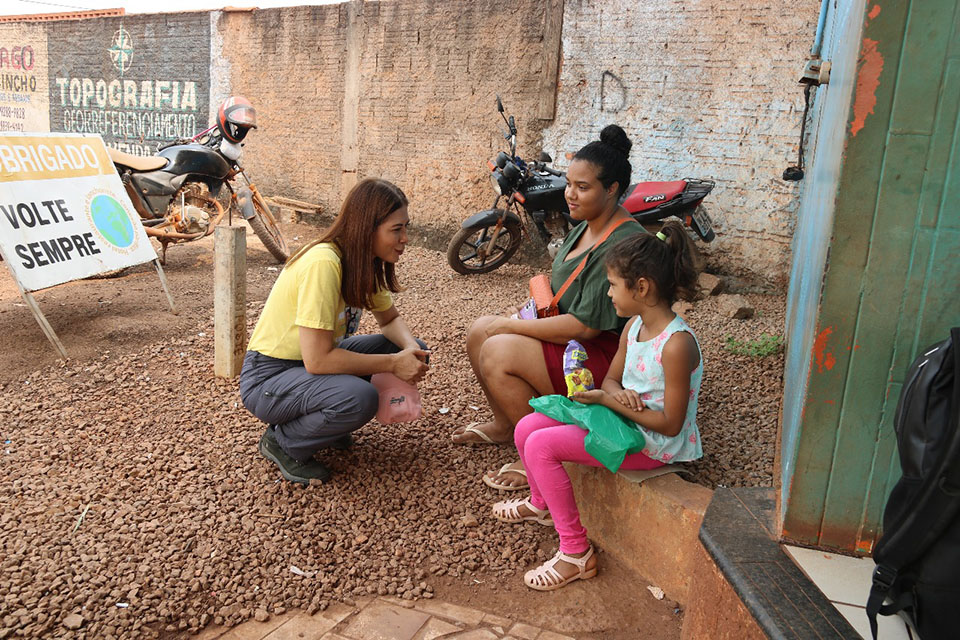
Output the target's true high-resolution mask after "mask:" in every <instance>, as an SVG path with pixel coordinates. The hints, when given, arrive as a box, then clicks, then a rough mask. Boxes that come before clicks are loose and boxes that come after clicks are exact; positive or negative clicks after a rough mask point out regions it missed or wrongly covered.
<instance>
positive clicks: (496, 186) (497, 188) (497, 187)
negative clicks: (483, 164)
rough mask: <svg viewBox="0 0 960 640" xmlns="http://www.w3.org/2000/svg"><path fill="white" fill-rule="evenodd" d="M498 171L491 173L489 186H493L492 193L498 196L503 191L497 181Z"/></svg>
mask: <svg viewBox="0 0 960 640" xmlns="http://www.w3.org/2000/svg"><path fill="white" fill-rule="evenodd" d="M498 174H499V171H496V172H493V173H491V174H490V184H492V185H493V191H494V193H496V194H497V195H498V196H502V195H503V189H501V188H500V181H499V180H498V179H497V177H498Z"/></svg>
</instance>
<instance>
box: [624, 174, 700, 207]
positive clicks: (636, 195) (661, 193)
mask: <svg viewBox="0 0 960 640" xmlns="http://www.w3.org/2000/svg"><path fill="white" fill-rule="evenodd" d="M686 186H687V182H686V181H685V180H675V181H673V182H641V183H639V184H634V185H630V188H629V189H627V193H628V194H629V195H628V196H627V197H626V199H624V201H623V206H624V208H625V209H626V210H627V211H630V212H636V211H643V210H644V209H652V208H653V207H656V206H658V205H660V204H663V203H664V202H669V201H671V200H673V199H674V198H675V197H677V195H679V194H680V193H682V192H683V190H684V189H685V188H686Z"/></svg>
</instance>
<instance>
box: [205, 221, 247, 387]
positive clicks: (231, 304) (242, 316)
mask: <svg viewBox="0 0 960 640" xmlns="http://www.w3.org/2000/svg"><path fill="white" fill-rule="evenodd" d="M213 238H214V262H213V373H214V375H216V376H219V377H221V378H236V377H237V376H238V375H240V367H242V366H243V355H244V353H245V352H246V348H247V314H246V309H247V228H246V227H245V226H243V225H233V226H226V225H220V226H218V227H217V228H216V230H215V231H214V236H213Z"/></svg>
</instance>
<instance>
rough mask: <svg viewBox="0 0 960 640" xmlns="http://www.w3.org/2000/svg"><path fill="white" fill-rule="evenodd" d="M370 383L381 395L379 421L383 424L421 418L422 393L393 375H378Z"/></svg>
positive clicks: (378, 410)
mask: <svg viewBox="0 0 960 640" xmlns="http://www.w3.org/2000/svg"><path fill="white" fill-rule="evenodd" d="M370 382H371V383H372V384H373V386H374V387H376V388H377V393H379V394H380V408H379V409H377V420H379V421H380V423H381V424H393V423H395V422H412V421H413V420H417V419H418V418H419V417H420V413H421V411H422V409H421V407H420V392H419V391H417V388H416V387H415V386H414V385H412V384H408V383H406V382H404V381H403V380H401V379H400V378H398V377H397V376H395V375H393V374H392V373H377V374H375V375H373V376H372V377H371V378H370Z"/></svg>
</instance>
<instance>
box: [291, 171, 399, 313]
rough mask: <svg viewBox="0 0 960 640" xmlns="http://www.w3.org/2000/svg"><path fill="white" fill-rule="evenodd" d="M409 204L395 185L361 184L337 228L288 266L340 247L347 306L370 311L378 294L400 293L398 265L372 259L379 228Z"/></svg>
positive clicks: (367, 181) (375, 181) (304, 249)
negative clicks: (319, 248) (317, 250)
mask: <svg viewBox="0 0 960 640" xmlns="http://www.w3.org/2000/svg"><path fill="white" fill-rule="evenodd" d="M407 204H408V201H407V196H406V195H404V193H403V191H401V190H400V187H398V186H397V185H395V184H393V183H392V182H387V181H386V180H378V179H376V178H367V179H365V180H361V181H360V182H358V183H357V184H356V185H355V186H354V187H353V189H351V190H350V193H348V194H347V197H346V199H345V200H344V201H343V205H341V207H340V213H339V215H338V216H337V219H336V220H335V221H334V223H333V226H331V227H330V228H329V229H327V231H326V233H324V234H323V236H322V237H321V238H320V239H318V240H314V241H313V242H309V243H307V244H306V245H304V246H303V247H302V248H301V249H300V250H299V251H297V252H296V253H295V254H294V255H293V256H291V257H290V259H289V260H288V261H287V264H286V266H290V265H291V264H293V263H294V262H295V261H296V260H297V259H298V258H300V256H302V255H303V254H304V253H306V252H307V251H309V250H310V249H312V248H313V247H314V246H316V245H318V244H320V243H322V242H332V243H334V244H336V245H337V247H338V248H339V249H340V256H341V264H342V265H343V270H342V272H343V277H342V279H341V284H340V292H341V295H343V300H344V302H346V303H347V305H349V306H351V307H364V308H369V307H370V306H371V305H372V304H373V295H374V294H375V293H376V292H377V291H380V290H381V289H388V290H389V291H391V292H393V293H396V292H397V291H400V283H399V282H397V274H396V269H395V265H393V264H391V263H389V262H384V261H383V260H381V259H380V258H378V257H376V256H373V259H372V260H371V259H370V258H371V256H372V254H373V235H374V233H376V230H377V227H379V226H380V225H381V224H382V223H383V221H384V220H386V218H387V216H389V215H390V214H391V213H393V212H394V211H396V210H397V209H399V208H401V207H405V206H407Z"/></svg>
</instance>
